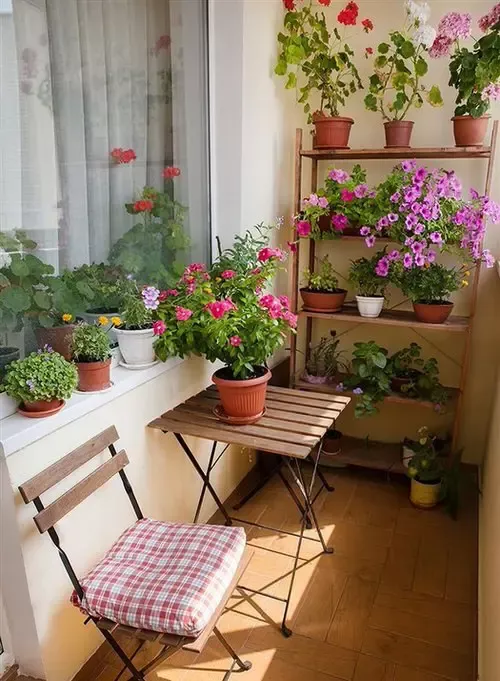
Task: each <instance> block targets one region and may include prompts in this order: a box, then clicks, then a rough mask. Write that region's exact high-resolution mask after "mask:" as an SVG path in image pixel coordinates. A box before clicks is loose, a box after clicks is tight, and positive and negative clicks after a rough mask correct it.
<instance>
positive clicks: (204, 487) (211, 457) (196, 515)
mask: <svg viewBox="0 0 500 681" xmlns="http://www.w3.org/2000/svg"><path fill="white" fill-rule="evenodd" d="M216 449H217V442H214V443H213V445H212V451H211V452H210V459H209V461H208V468H207V478H209V477H210V472H211V470H212V466H213V462H214V457H215V450H216ZM206 491H207V483H206V481H203V487H202V490H201V494H200V498H199V499H198V506H197V507H196V512H195V514H194V520H193V524H196V523H197V522H198V518H199V517H200V512H201V507H202V506H203V500H204V499H205V492H206Z"/></svg>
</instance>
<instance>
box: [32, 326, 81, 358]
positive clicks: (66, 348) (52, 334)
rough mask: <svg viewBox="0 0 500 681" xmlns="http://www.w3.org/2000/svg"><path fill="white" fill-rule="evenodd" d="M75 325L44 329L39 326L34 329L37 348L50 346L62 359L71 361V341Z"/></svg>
mask: <svg viewBox="0 0 500 681" xmlns="http://www.w3.org/2000/svg"><path fill="white" fill-rule="evenodd" d="M75 328H76V324H64V326H52V327H51V328H49V329H45V328H44V327H42V326H40V327H39V328H38V329H35V334H36V342H37V344H38V347H39V348H43V347H44V345H50V347H51V348H52V349H53V350H54V352H58V353H59V354H60V355H62V356H63V357H64V359H67V360H70V359H71V344H72V340H73V331H74V329H75Z"/></svg>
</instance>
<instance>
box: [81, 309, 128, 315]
mask: <svg viewBox="0 0 500 681" xmlns="http://www.w3.org/2000/svg"><path fill="white" fill-rule="evenodd" d="M83 314H91V315H104V316H106V315H119V314H120V310H119V309H118V308H117V307H91V308H88V309H87V310H85V312H84V313H83Z"/></svg>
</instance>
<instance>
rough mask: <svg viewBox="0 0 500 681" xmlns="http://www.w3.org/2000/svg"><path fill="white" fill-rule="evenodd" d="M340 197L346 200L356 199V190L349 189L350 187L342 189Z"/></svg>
mask: <svg viewBox="0 0 500 681" xmlns="http://www.w3.org/2000/svg"><path fill="white" fill-rule="evenodd" d="M340 198H341V199H342V201H346V202H348V201H354V199H355V198H356V195H355V194H354V192H351V191H349V189H342V190H341V191H340Z"/></svg>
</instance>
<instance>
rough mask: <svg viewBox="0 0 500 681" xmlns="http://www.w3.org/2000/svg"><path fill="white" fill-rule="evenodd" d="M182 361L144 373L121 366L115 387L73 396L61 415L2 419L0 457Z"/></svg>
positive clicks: (115, 375) (161, 364)
mask: <svg viewBox="0 0 500 681" xmlns="http://www.w3.org/2000/svg"><path fill="white" fill-rule="evenodd" d="M183 361H184V360H182V359H180V358H178V357H174V358H172V359H169V360H168V361H167V362H159V363H158V364H156V365H155V366H153V367H150V368H149V369H143V370H142V371H131V370H130V369H124V368H123V367H120V366H118V367H115V368H114V369H112V375H111V378H112V381H113V387H112V388H111V390H109V391H107V392H103V393H100V394H99V393H94V394H93V395H80V394H74V395H73V396H72V397H71V398H70V399H69V400H67V402H66V405H65V407H64V408H63V409H61V411H60V412H59V413H58V414H55V415H54V416H49V417H47V418H42V419H29V418H26V417H25V416H21V414H13V415H12V416H9V417H8V418H6V419H3V420H2V421H0V457H2V456H3V457H7V456H10V455H11V454H13V453H14V452H17V451H19V450H20V449H22V448H23V447H27V446H28V445H30V444H31V443H32V442H36V440H39V439H40V438H42V437H45V436H46V435H49V434H50V433H53V432H54V431H55V430H58V429H59V428H62V427H63V426H65V425H67V424H68V423H71V422H72V421H75V420H76V419H79V418H81V417H82V416H85V415H86V414H88V413H89V412H91V411H94V409H98V408H99V407H102V406H103V405H105V404H107V403H108V402H111V401H112V400H115V399H116V398H117V397H121V395H123V394H124V393H126V392H129V391H130V390H133V389H134V388H137V387H138V386H140V385H142V384H143V383H147V381H151V380H152V379H153V378H156V377H157V376H160V375H161V374H163V373H165V372H166V371H169V370H170V369H173V368H174V367H176V366H178V365H179V364H181V363H182V362H183Z"/></svg>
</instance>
